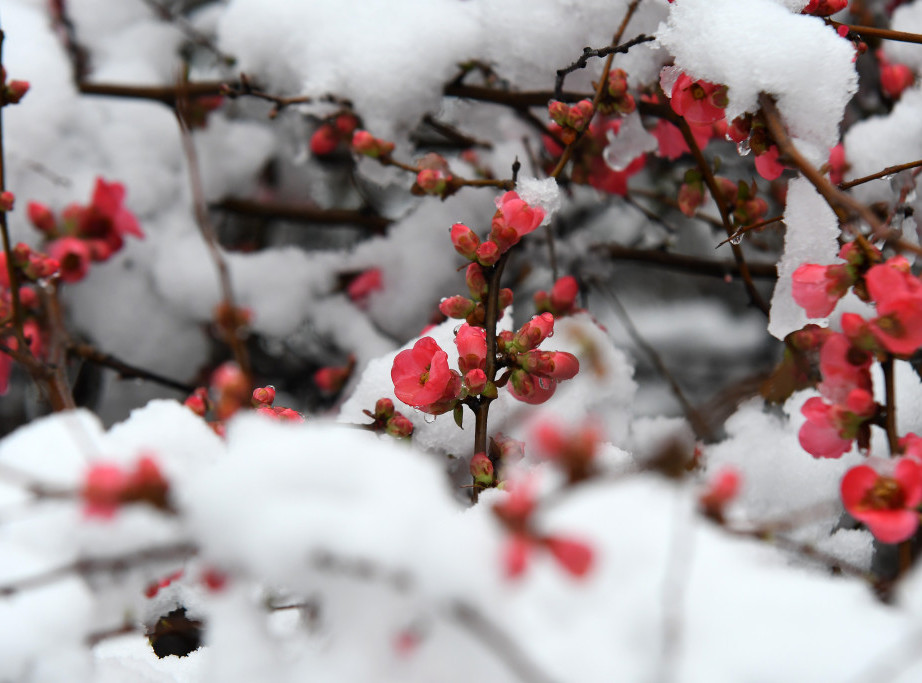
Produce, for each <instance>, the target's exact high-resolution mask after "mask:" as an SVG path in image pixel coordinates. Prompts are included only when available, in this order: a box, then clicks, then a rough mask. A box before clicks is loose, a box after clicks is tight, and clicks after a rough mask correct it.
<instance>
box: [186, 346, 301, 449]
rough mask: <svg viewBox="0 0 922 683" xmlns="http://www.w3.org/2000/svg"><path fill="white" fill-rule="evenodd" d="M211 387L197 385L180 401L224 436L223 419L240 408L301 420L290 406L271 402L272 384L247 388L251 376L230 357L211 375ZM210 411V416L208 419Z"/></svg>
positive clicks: (299, 414)
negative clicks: (276, 404)
mask: <svg viewBox="0 0 922 683" xmlns="http://www.w3.org/2000/svg"><path fill="white" fill-rule="evenodd" d="M210 386H211V391H210V393H209V390H208V389H206V388H205V387H198V388H197V389H196V390H195V391H194V392H192V395H191V396H189V398H187V399H186V400H185V402H184V403H183V405H185V406H186V407H187V408H188V409H189V410H191V411H192V412H193V413H195V414H196V415H198V416H199V417H201V418H202V419H204V420H206V421H208V425H209V426H210V427H211V428H212V429H213V430H214V431H215V432H216V433H217V434H218V435H219V436H224V430H225V425H224V422H225V420H227V419H228V418H230V417H231V416H233V415H234V414H236V413H237V412H238V411H240V410H246V409H252V410H255V411H256V412H257V413H259V414H260V415H266V416H268V417H270V418H272V419H275V420H282V421H287V422H304V416H303V415H301V413H299V412H297V411H296V410H292V409H291V408H283V407H281V406H273V405H272V404H273V403H274V402H275V388H274V387H271V386H265V387H257V388H256V389H254V390H253V391H252V392H251V391H250V380H249V378H248V377H247V376H246V374H245V373H244V372H243V371H242V370H241V369H240V366H239V365H237V364H236V363H234V362H233V361H228V362H227V363H224V364H222V365H220V366H218V368H217V369H216V370H215V371H214V372H213V373H212V375H211V382H210ZM209 413H210V414H211V415H212V416H213V419H212V420H209V419H208V416H209Z"/></svg>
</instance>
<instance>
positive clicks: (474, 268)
mask: <svg viewBox="0 0 922 683" xmlns="http://www.w3.org/2000/svg"><path fill="white" fill-rule="evenodd" d="M457 226H461V228H463V229H464V230H467V231H468V232H469V233H470V234H471V235H473V234H474V233H473V232H472V231H470V230H469V229H468V228H467V226H465V225H462V224H461V223H455V227H457ZM455 235H456V231H455V229H454V228H452V237H453V239H452V241H454V236H455ZM475 237H476V235H475ZM455 248H457V246H456V247H455ZM464 275H465V277H464V279H465V282H466V283H467V288H468V291H469V292H470V297H466V296H462V295H460V294H456V295H455V296H450V297H447V298H445V299H442V301H441V303H440V304H439V310H440V311H441V312H442V313H443V314H444V315H446V316H447V317H449V318H455V319H457V320H466V321H467V322H468V324H470V325H483V322H484V319H485V318H486V308H485V298H486V296H487V294H488V293H489V291H490V285H489V283H488V282H487V278H486V275H485V274H484V272H483V268H482V267H481V266H480V264H478V263H472V264H470V265H469V266H468V267H467V270H465V273H464ZM512 298H513V297H512V290H511V289H509V288H505V287H504V288H503V289H501V290H500V291H499V309H500V317H502V311H503V309H505V308H506V307H507V306H510V305H511V304H512Z"/></svg>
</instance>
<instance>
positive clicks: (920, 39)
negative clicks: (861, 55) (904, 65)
mask: <svg viewBox="0 0 922 683" xmlns="http://www.w3.org/2000/svg"><path fill="white" fill-rule="evenodd" d="M824 21H825V22H826V23H827V24H828V25H829V26H832V27H833V28H835V29H836V30H839V29H840V28H841V27H844V28H845V29H846V30H847V31H848V32H849V33H855V34H858V35H865V36H871V37H872V38H883V39H884V40H893V41H896V42H899V43H917V44H918V43H922V35H920V34H918V33H907V32H905V31H893V30H891V29H887V28H876V27H874V26H857V25H855V24H843V23H842V22H839V21H834V20H832V19H825V20H824Z"/></svg>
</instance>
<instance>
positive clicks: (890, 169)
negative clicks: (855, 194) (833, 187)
mask: <svg viewBox="0 0 922 683" xmlns="http://www.w3.org/2000/svg"><path fill="white" fill-rule="evenodd" d="M919 166H922V159H920V160H918V161H910V162H909V163H908V164H898V165H896V166H887V168H885V169H884V170H882V171H878V172H877V173H872V174H871V175H866V176H862V177H861V178H855V179H854V180H849V181H848V182H842V183H839V189H840V190H848V189H849V188H852V187H855V186H856V185H861V184H862V183H867V182H870V181H872V180H877V179H878V178H883V177H884V176H888V175H893V174H894V173H899V172H900V171H908V170H909V169H911V168H917V167H919Z"/></svg>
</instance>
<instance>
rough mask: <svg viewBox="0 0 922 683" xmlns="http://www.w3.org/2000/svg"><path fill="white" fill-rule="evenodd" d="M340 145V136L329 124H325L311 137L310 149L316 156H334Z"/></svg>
mask: <svg viewBox="0 0 922 683" xmlns="http://www.w3.org/2000/svg"><path fill="white" fill-rule="evenodd" d="M338 144H339V134H338V133H337V131H336V129H335V128H333V126H331V125H330V124H329V123H324V124H323V125H322V126H320V127H319V128H317V130H315V131H314V134H313V135H311V141H310V149H311V154H314V155H315V156H326V155H328V154H332V153H333V152H334V151H335V150H336V146H337V145H338Z"/></svg>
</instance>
